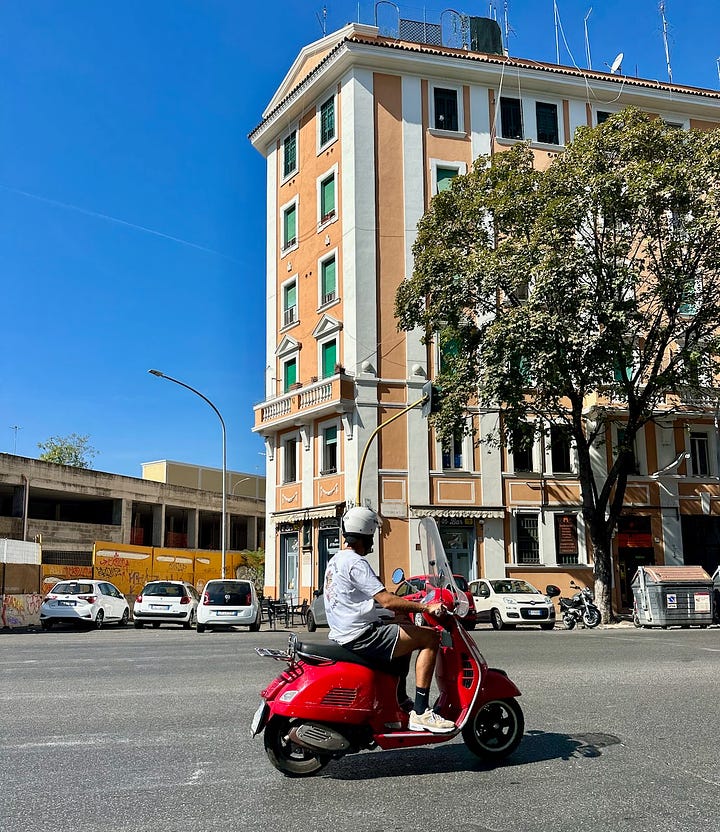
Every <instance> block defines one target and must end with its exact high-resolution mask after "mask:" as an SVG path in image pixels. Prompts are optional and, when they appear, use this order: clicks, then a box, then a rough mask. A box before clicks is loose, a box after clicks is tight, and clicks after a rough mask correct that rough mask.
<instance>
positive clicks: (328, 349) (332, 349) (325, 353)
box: [320, 340, 337, 378]
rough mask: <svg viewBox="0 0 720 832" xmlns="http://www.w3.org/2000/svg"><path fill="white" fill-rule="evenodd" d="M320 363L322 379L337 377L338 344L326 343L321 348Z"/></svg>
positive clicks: (333, 342)
mask: <svg viewBox="0 0 720 832" xmlns="http://www.w3.org/2000/svg"><path fill="white" fill-rule="evenodd" d="M320 363H321V365H322V369H321V372H322V377H323V378H329V377H330V376H334V375H335V365H336V364H337V342H336V341H334V340H333V341H326V342H325V343H324V344H322V345H321V346H320Z"/></svg>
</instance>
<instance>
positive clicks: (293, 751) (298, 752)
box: [264, 716, 331, 777]
mask: <svg viewBox="0 0 720 832" xmlns="http://www.w3.org/2000/svg"><path fill="white" fill-rule="evenodd" d="M289 730H290V720H289V719H285V718H283V717H277V716H276V717H273V719H271V720H270V722H269V723H268V724H267V725H266V726H265V732H264V737H265V753H266V754H267V756H268V760H270V762H271V763H272V764H273V765H274V766H275V768H276V769H277V770H278V771H281V772H282V773H283V774H284V775H285V776H286V777H311V776H312V775H313V774H317V772H318V771H320V770H321V769H323V768H325V766H326V765H327V764H328V763H329V762H330V759H331V758H330V757H328V756H327V755H326V754H320V753H318V752H316V751H311V750H310V749H309V748H303V747H302V746H301V745H297V744H296V743H294V742H292V740H290V738H289V737H288V732H289Z"/></svg>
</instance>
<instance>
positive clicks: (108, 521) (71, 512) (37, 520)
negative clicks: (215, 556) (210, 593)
mask: <svg viewBox="0 0 720 832" xmlns="http://www.w3.org/2000/svg"><path fill="white" fill-rule="evenodd" d="M143 477H144V478H143V479H140V478H136V477H125V476H120V475H118V474H110V473H107V472H104V471H94V470H91V469H84V468H73V467H70V466H67V465H56V464H54V463H50V462H42V461H41V460H38V459H28V458H25V457H19V456H14V455H11V454H0V538H10V539H15V540H29V541H35V542H38V543H41V545H42V558H43V563H46V564H52V563H56V564H68V565H71V564H72V565H77V566H85V565H90V564H92V551H93V544H94V542H95V541H97V540H102V541H108V542H115V543H123V544H135V545H138V546H158V547H171V548H176V549H201V550H202V549H206V550H218V549H220V531H221V506H222V501H221V491H222V472H221V471H220V470H219V469H214V468H199V467H197V466H193V465H185V464H183V463H178V462H170V461H167V460H163V461H160V462H153V463H147V464H146V465H143ZM264 494H265V484H264V478H263V477H259V476H257V475H251V474H242V473H240V472H234V471H233V472H230V471H229V472H227V515H228V538H227V541H228V550H235V551H238V550H242V549H257V548H262V546H263V543H264V539H263V538H264V533H263V532H264V529H263V522H262V518H263V517H264V514H265V505H264Z"/></svg>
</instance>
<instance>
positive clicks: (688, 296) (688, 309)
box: [678, 277, 698, 315]
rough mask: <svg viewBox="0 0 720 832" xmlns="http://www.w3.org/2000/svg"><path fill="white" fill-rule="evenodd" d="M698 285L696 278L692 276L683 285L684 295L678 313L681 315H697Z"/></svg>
mask: <svg viewBox="0 0 720 832" xmlns="http://www.w3.org/2000/svg"><path fill="white" fill-rule="evenodd" d="M697 296H698V286H697V281H696V279H695V278H693V277H691V278H690V279H689V280H687V281H686V282H685V285H684V286H683V292H682V297H681V300H680V306H679V308H678V313H679V314H680V315H695V314H696V313H697V309H698V305H697Z"/></svg>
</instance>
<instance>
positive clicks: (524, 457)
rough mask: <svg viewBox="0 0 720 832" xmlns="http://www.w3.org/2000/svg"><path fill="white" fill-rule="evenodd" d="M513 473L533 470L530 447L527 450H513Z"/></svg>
mask: <svg viewBox="0 0 720 832" xmlns="http://www.w3.org/2000/svg"><path fill="white" fill-rule="evenodd" d="M512 455H513V471H515V473H518V472H521V471H532V470H533V452H532V447H529V448H514V449H513V454H512Z"/></svg>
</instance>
